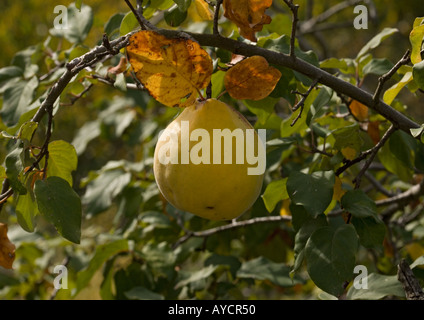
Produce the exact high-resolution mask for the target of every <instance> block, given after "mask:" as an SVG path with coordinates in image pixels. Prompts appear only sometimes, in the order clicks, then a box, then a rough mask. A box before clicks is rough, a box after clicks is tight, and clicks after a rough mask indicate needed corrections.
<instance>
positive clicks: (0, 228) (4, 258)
mask: <svg viewBox="0 0 424 320" xmlns="http://www.w3.org/2000/svg"><path fill="white" fill-rule="evenodd" d="M15 249H16V247H15V245H14V244H13V243H12V242H10V240H9V238H8V237H7V224H4V223H0V266H2V267H3V268H6V269H12V264H13V261H14V260H15Z"/></svg>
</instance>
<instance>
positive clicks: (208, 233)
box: [173, 216, 291, 249]
mask: <svg viewBox="0 0 424 320" xmlns="http://www.w3.org/2000/svg"><path fill="white" fill-rule="evenodd" d="M288 221H291V217H290V216H268V217H258V218H252V219H249V220H243V221H234V220H233V221H232V222H231V223H229V224H226V225H223V226H219V227H216V228H212V229H208V230H204V231H187V232H186V234H185V235H184V236H182V237H181V238H180V239H178V241H177V242H176V243H175V244H174V246H173V248H174V249H175V248H177V247H178V246H180V245H181V244H183V243H184V242H186V241H187V240H188V239H190V238H192V237H195V238H206V237H209V236H212V235H214V234H217V233H220V232H223V231H227V230H231V229H236V228H241V227H245V226H249V225H252V224H258V223H268V222H288Z"/></svg>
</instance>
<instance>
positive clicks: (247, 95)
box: [224, 56, 281, 100]
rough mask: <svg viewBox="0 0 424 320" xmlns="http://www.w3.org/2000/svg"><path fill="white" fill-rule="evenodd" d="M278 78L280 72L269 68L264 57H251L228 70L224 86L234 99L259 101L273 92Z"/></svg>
mask: <svg viewBox="0 0 424 320" xmlns="http://www.w3.org/2000/svg"><path fill="white" fill-rule="evenodd" d="M280 78H281V72H280V71H279V70H278V69H276V68H274V67H271V66H270V65H269V64H268V61H266V59H265V58H264V57H261V56H253V57H250V58H247V59H244V60H243V61H241V62H239V63H237V64H236V65H235V66H234V67H232V68H231V69H230V70H228V71H227V73H226V74H225V78H224V85H225V89H226V90H227V91H228V93H229V95H230V96H231V97H233V98H234V99H239V100H243V99H250V100H261V99H263V98H265V97H267V96H268V95H269V94H270V93H271V92H272V90H274V88H275V86H276V85H277V82H278V80H280Z"/></svg>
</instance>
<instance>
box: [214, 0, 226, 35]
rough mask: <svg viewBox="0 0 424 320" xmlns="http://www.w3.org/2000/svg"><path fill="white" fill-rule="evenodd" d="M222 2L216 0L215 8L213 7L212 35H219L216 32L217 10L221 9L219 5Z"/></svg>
mask: <svg viewBox="0 0 424 320" xmlns="http://www.w3.org/2000/svg"><path fill="white" fill-rule="evenodd" d="M223 1H224V0H217V1H216V6H215V12H214V16H213V34H215V35H219V30H218V19H219V8H220V7H221V4H222V2H223Z"/></svg>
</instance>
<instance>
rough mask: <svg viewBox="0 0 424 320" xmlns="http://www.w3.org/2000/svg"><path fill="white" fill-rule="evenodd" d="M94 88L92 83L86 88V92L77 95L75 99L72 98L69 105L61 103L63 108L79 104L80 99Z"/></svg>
mask: <svg viewBox="0 0 424 320" xmlns="http://www.w3.org/2000/svg"><path fill="white" fill-rule="evenodd" d="M93 86H94V84H92V83H90V84H89V85H88V86H87V87H86V88H84V90H83V91H82V92H81V93H80V94H77V95H75V96H73V97H71V99H70V100H71V101H70V102H68V103H61V104H60V105H61V106H65V107H69V106H73V105H74V104H75V102H77V101H78V100H79V99H81V98H82V97H83V96H84V95H85V94H86V93H87V92H88V91H90V89H91V88H92V87H93Z"/></svg>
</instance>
